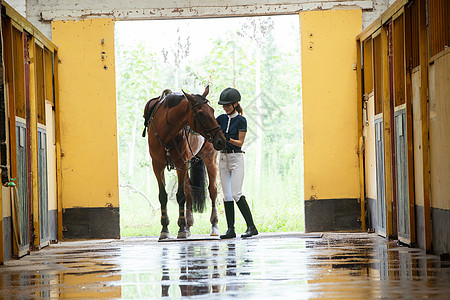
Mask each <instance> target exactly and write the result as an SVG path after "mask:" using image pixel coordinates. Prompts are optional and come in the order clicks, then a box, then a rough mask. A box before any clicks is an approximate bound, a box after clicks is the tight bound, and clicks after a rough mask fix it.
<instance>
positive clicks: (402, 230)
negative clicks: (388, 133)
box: [395, 109, 410, 239]
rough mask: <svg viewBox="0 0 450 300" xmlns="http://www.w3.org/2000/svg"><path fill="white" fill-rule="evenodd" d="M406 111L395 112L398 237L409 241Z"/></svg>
mask: <svg viewBox="0 0 450 300" xmlns="http://www.w3.org/2000/svg"><path fill="white" fill-rule="evenodd" d="M406 143H407V139H406V109H401V110H398V111H396V112H395V154H396V156H395V160H396V162H395V163H396V173H397V174H396V178H397V215H398V236H399V238H400V237H403V238H405V239H409V234H410V232H409V197H408V158H407V152H406V150H407V149H406V147H407V144H406Z"/></svg>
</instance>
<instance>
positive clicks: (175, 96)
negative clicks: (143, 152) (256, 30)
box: [143, 86, 226, 240]
mask: <svg viewBox="0 0 450 300" xmlns="http://www.w3.org/2000/svg"><path fill="white" fill-rule="evenodd" d="M208 93H209V86H207V87H206V89H205V91H204V92H203V95H197V94H195V95H191V94H188V93H185V92H184V91H183V93H182V94H181V93H171V91H170V90H165V91H164V92H163V94H162V95H161V96H160V97H157V98H153V99H151V100H150V101H148V102H147V104H146V106H145V109H144V118H145V124H144V125H145V126H146V127H148V145H149V152H150V156H151V158H152V166H153V172H154V173H155V176H156V180H157V181H158V188H159V202H160V204H161V225H162V230H161V234H160V236H159V239H160V240H161V239H167V238H169V229H168V225H169V217H168V215H167V192H166V189H165V178H164V170H165V168H166V167H167V168H168V169H169V170H171V169H175V170H176V172H177V176H178V189H177V193H176V198H177V202H178V206H179V216H178V226H179V231H178V236H177V237H178V238H187V237H189V236H190V227H191V226H192V225H193V224H194V218H193V214H192V210H193V205H192V204H193V200H194V202H201V201H202V200H201V199H197V198H199V197H196V196H197V195H198V194H199V193H195V191H194V193H192V184H191V182H193V181H195V180H194V178H192V177H193V175H195V174H194V173H199V172H196V170H197V169H198V170H201V168H200V167H198V162H199V161H200V160H201V159H202V158H204V161H206V162H208V159H209V163H208V165H214V167H212V168H210V169H209V170H208V175H209V180H210V195H211V198H212V199H214V200H213V211H212V213H211V222H212V225H213V229H212V234H216V233H217V232H216V230H215V228H217V210H216V209H215V198H216V196H217V189H215V176H216V173H217V168H216V166H215V165H216V160H215V159H214V157H215V158H216V157H217V152H216V151H214V149H216V150H222V149H225V145H226V139H225V136H224V135H223V133H222V130H221V129H220V126H219V124H217V121H216V119H215V117H214V109H213V108H212V107H211V106H209V105H208V100H207V99H206V96H207V95H208ZM187 125H189V127H190V128H192V129H193V130H194V131H195V132H198V133H199V134H200V135H201V136H202V137H203V138H204V139H205V140H206V141H205V144H204V146H200V148H201V149H198V150H197V149H196V150H197V152H199V153H197V152H196V151H195V150H194V149H192V147H193V146H194V148H198V141H197V142H196V143H194V140H198V139H199V137H198V136H194V135H191V138H188V136H189V134H188V129H187ZM145 131H146V130H144V132H143V136H145ZM188 140H191V143H188ZM195 144H196V145H197V146H196V145H195ZM208 144H209V145H208ZM212 146H213V147H214V149H213V147H212ZM209 148H210V149H209ZM200 150H201V151H200ZM208 150H210V151H211V152H209V153H208ZM196 154H197V155H196ZM193 157H194V160H192V159H191V158H193ZM189 168H190V169H191V172H190V173H191V178H189V176H188V169H189ZM203 172H204V167H203ZM210 173H211V175H210ZM212 173H214V174H212ZM212 180H213V181H212ZM212 186H213V187H212ZM211 190H212V192H211ZM200 194H201V193H200ZM203 203H204V197H203ZM185 205H186V209H185ZM195 208H198V210H199V211H202V210H203V205H202V204H201V203H199V204H197V205H194V209H195ZM185 213H186V214H185ZM213 214H214V215H213ZM214 222H215V223H214Z"/></svg>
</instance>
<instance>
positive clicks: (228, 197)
mask: <svg viewBox="0 0 450 300" xmlns="http://www.w3.org/2000/svg"><path fill="white" fill-rule="evenodd" d="M219 175H220V184H221V185H222V191H223V195H224V201H225V202H226V201H233V200H234V201H236V202H237V201H239V198H241V196H242V184H243V182H244V153H220V156H219Z"/></svg>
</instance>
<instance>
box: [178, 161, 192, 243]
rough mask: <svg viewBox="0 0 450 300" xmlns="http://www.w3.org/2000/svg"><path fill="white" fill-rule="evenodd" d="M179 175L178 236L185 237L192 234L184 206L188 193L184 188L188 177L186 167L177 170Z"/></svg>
mask: <svg viewBox="0 0 450 300" xmlns="http://www.w3.org/2000/svg"><path fill="white" fill-rule="evenodd" d="M177 175H178V190H177V202H178V208H179V215H178V226H179V227H180V229H179V231H178V238H179V239H183V238H184V239H185V238H187V237H189V236H190V235H191V232H190V231H189V225H188V223H187V222H186V216H185V208H184V206H185V203H186V195H185V190H184V187H185V179H186V178H187V171H186V169H181V170H177Z"/></svg>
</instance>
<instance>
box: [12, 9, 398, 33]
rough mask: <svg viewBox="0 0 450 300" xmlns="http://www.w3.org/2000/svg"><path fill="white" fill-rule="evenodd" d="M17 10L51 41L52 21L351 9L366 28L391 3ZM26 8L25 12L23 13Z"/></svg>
mask: <svg viewBox="0 0 450 300" xmlns="http://www.w3.org/2000/svg"><path fill="white" fill-rule="evenodd" d="M8 2H9V3H10V4H11V5H12V6H13V7H14V8H17V9H20V8H21V7H22V11H24V12H26V18H27V19H28V20H29V21H30V22H32V23H33V24H34V25H35V26H36V27H37V28H38V29H39V30H40V31H41V32H42V33H44V34H45V35H46V36H47V37H49V38H51V25H50V23H51V21H55V20H83V19H91V18H109V19H114V20H145V19H148V20H152V19H159V20H161V19H176V18H211V17H236V16H262V15H280V14H297V13H299V12H300V11H309V10H329V9H352V8H360V9H362V11H363V16H362V19H363V20H362V21H363V26H365V25H368V24H370V23H371V22H372V21H373V20H374V19H376V18H377V17H378V16H379V15H380V14H381V12H382V11H384V10H385V9H386V8H387V7H388V4H389V0H284V1H283V2H282V3H280V2H279V1H275V0H241V1H232V0H231V1H230V0H229V1H218V0H191V1H186V0H185V1H175V0H152V1H146V0H130V1H119V0H108V1H106V0H99V1H92V0H81V1H76V2H73V1H70V0H58V1H56V0H12V1H8ZM23 6H25V8H26V9H23Z"/></svg>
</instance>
